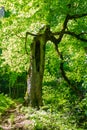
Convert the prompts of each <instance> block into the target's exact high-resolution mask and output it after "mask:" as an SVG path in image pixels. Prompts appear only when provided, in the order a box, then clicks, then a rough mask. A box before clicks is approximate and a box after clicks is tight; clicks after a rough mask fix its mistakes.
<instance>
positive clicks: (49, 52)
mask: <svg viewBox="0 0 87 130" xmlns="http://www.w3.org/2000/svg"><path fill="white" fill-rule="evenodd" d="M2 6H3V7H5V16H4V17H3V18H0V93H4V94H8V95H9V96H10V97H11V98H20V97H21V98H23V97H24V95H25V92H26V87H27V86H26V75H27V71H28V68H29V64H30V44H31V43H32V39H33V36H29V37H28V39H27V40H28V41H27V44H26V46H25V35H26V32H30V33H33V34H37V33H38V32H39V30H40V29H41V28H42V27H43V26H44V25H50V29H51V31H52V32H53V33H55V32H61V30H62V28H63V24H64V21H65V19H66V16H67V14H69V15H70V16H72V17H73V16H75V17H74V18H71V19H70V20H69V21H68V24H67V33H69V34H67V33H66V34H64V35H63V38H62V40H61V42H60V43H59V45H58V49H59V51H60V52H61V54H62V55H63V65H64V71H65V73H66V76H67V77H68V79H69V80H70V82H71V84H72V86H75V87H76V88H77V90H78V91H79V90H80V92H82V93H83V95H84V98H83V99H81V100H79V98H78V96H77V95H76V93H75V92H74V91H73V90H72V88H71V87H70V86H69V84H67V82H66V81H65V80H64V78H63V77H62V74H61V70H60V63H61V59H60V57H59V56H58V54H57V52H56V51H55V46H54V45H53V43H52V42H51V41H48V42H47V44H46V57H45V72H44V81H43V104H44V106H43V107H44V108H43V109H44V110H45V112H46V113H43V110H40V113H39V112H37V111H35V110H33V109H32V111H34V114H33V115H32V117H31V118H32V119H33V120H35V121H36V127H40V128H43V127H44V125H45V123H46V122H47V120H49V123H47V124H46V127H47V128H48V129H49V128H51V129H53V128H54V127H55V129H60V130H65V129H70V130H73V129H78V130H85V129H87V11H86V10H87V2H86V1H85V0H82V1H81V0H65V1H64V0H54V1H52V0H28V1H26V0H19V1H15V0H4V1H3V0H1V1H0V7H2ZM82 14H84V15H85V16H84V17H82V16H81V15H82ZM78 15H80V17H79V18H77V17H78ZM70 32H71V34H70ZM55 37H56V38H58V35H56V36H55ZM83 39H85V40H83ZM26 50H27V52H28V54H27V53H26ZM7 102H8V103H7ZM12 104H13V102H12V101H11V99H9V98H8V97H6V96H5V97H4V95H3V94H0V114H1V113H3V112H4V111H5V110H6V109H8V108H9V107H10V106H11V105H12ZM28 109H31V108H26V107H23V108H22V109H21V111H22V112H24V113H26V112H25V111H27V114H32V112H31V113H29V111H28ZM46 114H48V116H47V115H46ZM38 115H39V116H40V115H41V117H42V118H41V117H40V119H39V118H38ZM60 117H63V118H65V119H64V120H63V118H60ZM41 122H43V123H41ZM50 122H51V123H53V124H52V125H53V126H51V127H50V125H51V123H50ZM55 122H58V124H55ZM62 122H63V123H62ZM61 123H62V124H61ZM73 124H74V127H73ZM55 125H56V126H55ZM72 127H73V128H72Z"/></svg>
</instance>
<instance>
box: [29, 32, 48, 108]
mask: <svg viewBox="0 0 87 130" xmlns="http://www.w3.org/2000/svg"><path fill="white" fill-rule="evenodd" d="M46 41H47V37H46V30H45V32H44V33H43V34H42V35H37V36H35V37H34V39H33V42H32V44H31V65H30V68H29V73H28V77H27V95H28V102H29V104H30V105H31V106H32V107H35V106H37V107H38V108H39V106H41V105H42V80H43V74H44V64H45V45H46Z"/></svg>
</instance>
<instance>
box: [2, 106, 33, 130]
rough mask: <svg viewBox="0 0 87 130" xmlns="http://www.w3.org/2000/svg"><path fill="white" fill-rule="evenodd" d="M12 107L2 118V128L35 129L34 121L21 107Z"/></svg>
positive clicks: (7, 129) (10, 129) (14, 129)
mask: <svg viewBox="0 0 87 130" xmlns="http://www.w3.org/2000/svg"><path fill="white" fill-rule="evenodd" d="M21 107H22V105H19V106H17V108H15V109H10V110H8V111H6V113H5V114H4V115H2V117H1V119H0V130H33V122H32V121H31V120H29V119H27V118H26V116H25V115H24V114H22V112H20V108H21Z"/></svg>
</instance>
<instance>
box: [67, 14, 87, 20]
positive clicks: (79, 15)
mask: <svg viewBox="0 0 87 130" xmlns="http://www.w3.org/2000/svg"><path fill="white" fill-rule="evenodd" d="M85 16H87V13H84V14H76V15H69V19H77V18H81V17H85Z"/></svg>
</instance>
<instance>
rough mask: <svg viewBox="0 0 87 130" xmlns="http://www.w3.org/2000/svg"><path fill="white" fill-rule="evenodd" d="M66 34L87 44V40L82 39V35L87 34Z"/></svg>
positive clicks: (67, 32)
mask: <svg viewBox="0 0 87 130" xmlns="http://www.w3.org/2000/svg"><path fill="white" fill-rule="evenodd" d="M64 33H65V34H68V35H71V36H73V37H75V38H77V39H78V40H81V41H83V42H87V39H84V38H82V37H81V35H84V34H87V33H85V32H84V33H80V34H76V33H74V32H70V31H65V32H64Z"/></svg>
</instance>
